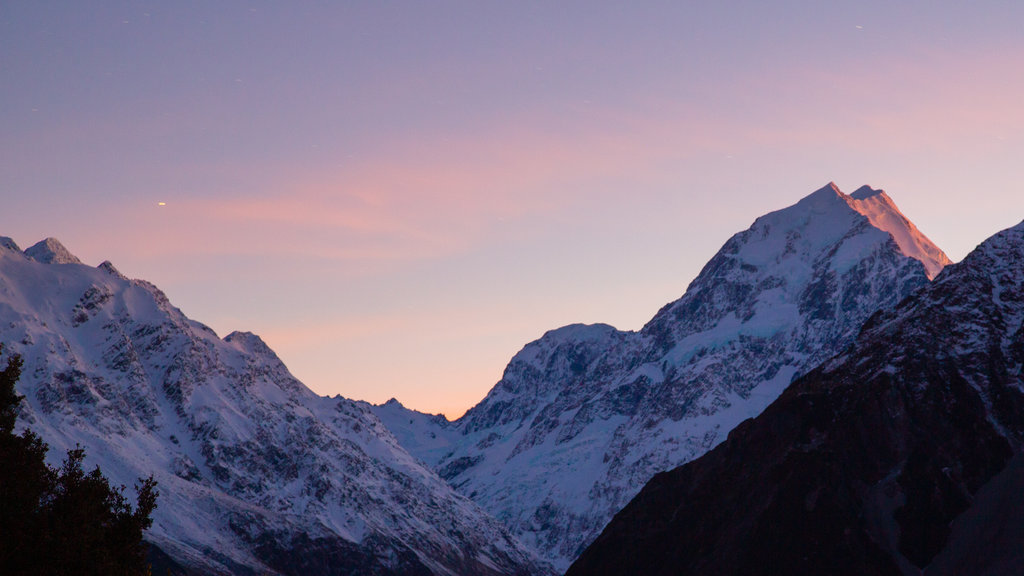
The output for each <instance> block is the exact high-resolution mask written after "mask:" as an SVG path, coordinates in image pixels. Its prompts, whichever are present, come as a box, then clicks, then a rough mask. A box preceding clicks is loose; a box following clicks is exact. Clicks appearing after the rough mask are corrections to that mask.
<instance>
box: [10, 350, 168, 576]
mask: <svg viewBox="0 0 1024 576" xmlns="http://www.w3.org/2000/svg"><path fill="white" fill-rule="evenodd" d="M2 351H3V346H2V345H0V353H2ZM21 366H22V361H21V358H20V357H18V356H12V357H10V358H9V359H8V361H7V366H6V367H5V368H4V369H3V370H0V574H4V575H11V576H14V575H25V576H28V575H43V574H81V575H92V574H96V575H111V576H135V575H139V574H149V572H150V570H149V566H148V565H147V563H146V552H147V546H146V543H145V542H144V541H143V539H142V535H143V532H144V531H145V530H146V529H147V528H149V527H150V525H151V524H152V522H153V521H152V519H151V518H150V515H151V514H152V513H153V510H154V509H155V508H156V498H157V495H158V493H157V490H156V481H155V480H153V477H152V476H150V477H149V478H146V479H140V481H139V483H137V484H136V485H135V491H136V494H137V500H136V505H135V508H134V509H132V507H131V505H130V504H129V502H128V498H127V497H126V496H125V495H124V491H125V487H124V486H120V487H117V488H115V487H111V486H110V483H109V482H108V481H107V479H106V478H105V477H104V476H103V473H102V472H101V471H100V469H99V467H98V466H97V467H96V468H95V469H93V470H92V472H88V473H86V472H85V470H84V469H83V468H82V461H83V459H84V458H85V451H84V450H83V449H82V448H80V447H76V448H75V449H73V450H69V451H68V454H67V458H66V459H65V460H64V463H63V465H62V466H61V467H60V468H58V469H54V468H51V467H50V466H48V465H47V464H46V462H45V460H44V458H45V456H46V451H47V446H46V443H45V442H43V441H42V439H41V438H39V436H38V435H36V434H35V433H33V432H32V431H31V430H25V431H24V432H22V433H21V434H20V435H18V434H15V433H14V425H15V422H16V419H17V415H18V404H19V403H20V402H21V400H22V398H21V397H20V396H18V394H17V392H16V391H15V384H16V383H17V381H18V378H19V377H20V375H21Z"/></svg>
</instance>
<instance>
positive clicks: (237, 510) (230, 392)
mask: <svg viewBox="0 0 1024 576" xmlns="http://www.w3.org/2000/svg"><path fill="white" fill-rule="evenodd" d="M0 341H2V342H3V343H4V344H5V350H6V351H7V353H11V352H15V353H19V354H21V355H22V356H23V357H24V359H25V364H24V369H23V375H22V378H21V381H20V382H19V385H18V391H19V392H20V393H21V394H23V395H24V396H25V402H24V403H23V406H24V408H23V412H24V413H23V414H22V415H21V418H20V423H21V425H23V426H28V427H30V428H31V429H33V430H34V431H35V432H37V433H38V434H40V435H41V436H42V437H43V439H44V440H45V441H46V442H47V443H49V445H50V447H51V457H53V458H55V459H59V458H60V457H62V454H63V451H64V450H65V449H67V448H69V447H74V446H75V445H76V444H81V445H82V446H83V447H84V448H86V450H87V462H86V464H87V465H90V466H91V465H92V464H99V465H100V466H101V468H102V470H103V471H104V473H105V474H106V475H107V476H109V477H110V478H111V479H112V480H113V482H114V483H124V484H127V485H129V486H130V485H132V483H133V482H134V481H135V479H136V478H138V477H140V476H148V475H149V474H153V475H154V476H155V477H156V479H157V480H158V482H159V490H160V494H161V496H160V499H159V502H158V508H157V510H156V513H155V515H154V525H153V528H152V529H151V531H150V532H149V538H150V540H151V541H152V542H153V543H154V544H155V545H157V546H158V547H159V548H160V549H161V550H162V551H163V552H165V553H166V554H167V555H168V556H169V558H170V559H172V560H173V561H174V562H176V563H178V564H180V565H182V566H185V567H187V568H189V569H190V570H191V571H192V572H193V573H198V574H257V573H258V574H265V573H280V574H307V573H310V572H312V573H317V574H446V575H464V574H487V575H491V574H495V575H496V574H538V573H546V570H547V569H546V568H545V567H544V566H542V565H540V564H538V563H537V562H536V561H535V560H534V559H533V557H532V556H531V555H530V554H528V553H526V552H524V551H523V549H522V548H521V547H520V545H519V544H518V543H517V542H516V541H515V540H514V539H513V538H512V537H510V536H509V534H508V532H507V531H506V530H505V529H504V527H502V526H501V525H500V523H498V522H497V521H495V520H494V519H493V518H491V517H490V516H488V515H487V514H486V513H485V512H483V511H482V510H481V509H480V508H479V507H478V506H477V505H476V504H474V503H472V502H471V501H469V500H468V499H466V498H465V497H463V496H460V495H458V494H456V493H454V492H453V491H452V490H451V488H450V487H449V486H448V485H447V484H446V483H445V482H444V481H442V480H441V479H440V478H438V477H437V475H436V474H434V473H433V472H431V471H430V470H428V469H426V468H424V467H423V466H422V465H421V464H420V463H419V462H417V461H416V460H415V459H414V458H412V457H411V456H410V455H409V454H408V453H407V452H406V451H405V450H404V449H402V448H401V447H400V446H399V445H398V443H397V441H396V440H395V439H394V437H393V436H392V435H391V434H390V433H389V432H388V431H387V430H386V429H385V428H384V426H383V425H382V424H381V422H380V420H379V419H377V418H376V417H375V416H374V415H373V414H372V413H371V412H370V411H368V410H367V409H366V408H365V407H364V406H363V405H360V404H357V403H354V402H351V401H349V400H346V399H344V398H340V397H336V398H323V397H319V396H317V395H316V394H314V393H313V392H311V391H310V390H309V389H307V388H306V387H305V386H304V385H303V384H302V383H301V382H299V381H298V380H296V379H295V378H294V377H293V376H292V375H291V374H290V373H289V372H288V370H287V369H286V368H285V366H284V365H283V364H282V363H281V361H280V360H279V359H278V358H277V356H276V355H275V354H274V353H273V351H271V350H270V349H269V348H268V347H267V346H266V345H265V344H264V343H263V341H261V340H260V339H259V338H258V337H257V336H255V335H252V334H249V333H242V332H235V333H232V334H229V335H228V336H227V337H225V338H223V339H221V338H218V337H217V335H216V334H214V333H213V331H212V330H210V329H209V328H207V327H205V326H203V325H202V324H199V323H197V322H194V321H192V320H189V319H188V318H186V317H185V316H184V315H183V314H182V313H181V312H180V311H179V310H178V309H177V308H175V307H173V306H172V305H171V304H170V302H168V300H167V298H166V297H165V296H164V294H163V293H161V292H160V291H159V290H158V289H157V288H155V287H154V286H152V285H150V284H148V283H146V282H142V281H136V280H128V279H126V278H125V277H124V276H123V275H121V274H120V273H119V272H117V270H115V269H114V267H113V266H112V265H110V264H109V263H104V264H102V265H100V266H99V267H98V268H91V267H88V266H85V265H82V264H81V263H79V261H78V259H77V258H75V257H74V256H73V255H71V254H70V252H68V251H67V250H66V249H65V248H64V247H63V246H61V245H60V243H59V242H56V241H55V240H53V239H49V240H47V241H44V242H41V243H39V244H37V245H36V246H34V247H32V248H30V249H29V250H27V251H25V252H22V251H21V250H19V249H18V247H17V246H16V245H15V244H14V242H13V241H11V240H10V239H3V240H2V241H0Z"/></svg>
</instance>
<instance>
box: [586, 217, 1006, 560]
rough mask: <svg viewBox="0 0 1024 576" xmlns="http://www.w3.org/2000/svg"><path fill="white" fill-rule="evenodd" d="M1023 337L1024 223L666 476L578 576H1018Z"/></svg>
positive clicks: (618, 519)
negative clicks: (707, 451)
mask: <svg viewBox="0 0 1024 576" xmlns="http://www.w3.org/2000/svg"><path fill="white" fill-rule="evenodd" d="M1022 323H1024V223H1021V224H1020V225H1018V226H1016V227H1014V228H1011V229H1008V230H1005V231H1003V232H1000V233H999V234H997V235H995V236H993V237H992V238H990V239H989V240H987V241H986V242H984V243H983V244H982V245H981V246H979V247H978V248H977V249H976V250H975V251H973V252H972V253H971V254H970V255H969V256H967V258H965V259H964V261H963V262H961V263H959V264H956V265H953V266H949V267H947V268H946V269H945V270H944V271H943V272H942V273H941V274H940V275H939V276H938V278H937V279H936V280H935V281H934V283H932V284H931V285H930V286H928V287H927V288H926V289H924V290H923V291H922V292H920V293H919V294H917V295H916V296H914V297H912V298H909V299H907V300H906V301H904V302H902V303H901V304H900V305H899V306H898V307H896V308H895V309H892V310H889V311H883V312H879V313H877V314H875V315H874V316H872V318H871V319H870V320H869V321H868V322H867V323H866V324H865V326H864V328H863V330H862V331H861V333H860V335H859V337H858V338H857V340H856V342H855V343H854V344H853V345H852V346H851V347H850V348H848V349H847V350H845V351H844V352H843V353H841V354H840V355H838V356H836V357H835V358H833V359H831V360H829V361H827V362H826V363H824V364H822V365H821V366H820V367H818V368H816V369H815V370H813V371H812V372H810V373H809V374H807V375H806V376H804V377H802V378H800V379H798V380H797V381H795V382H794V383H793V384H792V385H791V386H790V387H789V388H788V389H787V390H786V391H785V392H784V393H783V394H782V395H781V396H780V398H779V399H778V400H777V401H776V402H774V403H773V404H772V405H771V406H769V407H768V408H767V409H766V410H765V411H764V412H763V413H762V414H761V415H760V416H759V417H757V418H755V419H753V420H750V421H747V422H744V423H743V424H741V425H740V426H739V427H737V428H736V429H735V430H734V431H733V432H732V433H731V434H730V435H729V438H728V439H727V440H726V441H725V442H724V443H722V444H721V445H719V446H718V447H717V448H715V449H714V450H712V451H711V452H709V453H708V454H706V455H705V456H703V457H702V458H699V459H697V460H695V461H693V462H690V463H688V464H686V465H684V466H681V467H679V468H676V469H675V470H672V471H670V472H666V473H663V474H659V475H657V476H655V477H654V478H653V479H652V480H651V481H650V482H649V483H648V484H647V485H646V486H645V487H644V488H643V490H642V491H641V492H640V494H639V495H638V496H637V497H636V498H634V499H633V500H632V501H631V502H630V503H629V504H628V505H627V506H626V507H625V508H624V509H623V510H622V511H621V512H620V513H619V514H617V515H616V516H615V518H614V520H613V521H612V522H611V523H610V524H609V525H608V526H607V527H606V528H605V530H604V531H603V532H602V534H601V535H600V537H598V539H597V540H596V541H595V542H594V543H593V545H591V546H590V547H589V548H588V549H587V550H586V551H585V552H584V553H583V554H582V555H581V557H580V558H579V559H578V560H577V561H576V562H575V563H574V564H573V566H572V567H571V568H570V570H569V571H568V573H567V574H568V576H584V575H600V574H609V575H611V574H639V575H643V574H649V575H655V574H656V575H668V574H680V575H681V574H701V575H705V576H706V575H715V574H722V575H725V574H735V575H739V574H743V575H756V574H765V575H768V574H808V575H810V574H850V575H854V574H856V575H872V574H878V575H883V574H884V575H890V574H892V575H899V574H906V575H909V574H922V573H923V574H926V575H935V576H938V575H946V574H971V575H997V574H1019V573H1021V570H1022V566H1024V563H1022V560H1024V552H1022V550H1024V496H1022V495H1024V377H1022V366H1024V325H1022Z"/></svg>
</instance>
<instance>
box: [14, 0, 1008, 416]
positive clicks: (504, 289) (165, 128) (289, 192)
mask: <svg viewBox="0 0 1024 576" xmlns="http://www.w3.org/2000/svg"><path fill="white" fill-rule="evenodd" d="M137 10H141V8H140V7H137V6H119V7H117V8H116V9H114V8H111V7H110V6H106V5H104V4H102V3H101V5H99V6H90V7H88V8H86V7H85V6H70V7H65V9H64V12H65V13H64V14H62V16H61V18H59V19H54V18H53V17H52V16H53V15H52V14H51V12H50V11H49V10H48V9H46V8H45V7H42V6H39V5H32V4H25V5H16V6H11V7H10V10H8V11H6V12H5V17H4V18H3V19H0V38H2V39H3V42H4V43H5V44H4V46H5V50H0V70H3V71H4V72H3V74H4V76H3V77H4V79H5V80H6V81H4V82H0V98H2V101H3V102H4V103H5V106H4V107H3V109H2V110H0V126H3V128H4V130H0V190H3V191H4V192H3V193H4V200H5V210H4V214H5V215H6V216H7V217H6V218H4V219H3V224H4V226H3V228H4V229H3V230H0V235H8V236H12V237H15V238H16V239H17V240H18V241H19V242H24V243H26V245H31V244H32V243H34V242H35V241H37V240H39V239H41V238H45V237H47V236H55V237H58V238H60V239H61V241H62V242H63V243H64V244H65V245H67V246H68V248H69V249H70V250H71V251H72V252H74V253H76V254H77V256H78V257H79V258H81V259H82V260H83V261H85V262H91V263H98V262H101V261H103V260H111V261H113V262H114V263H115V265H117V266H118V268H119V269H120V270H121V271H122V272H124V273H125V274H127V275H128V276H131V277H137V278H143V279H146V280H149V281H151V282H153V283H154V284H156V285H157V286H159V287H160V288H161V289H163V290H164V291H165V292H166V293H167V294H168V296H169V297H170V298H171V300H172V302H173V303H174V304H175V305H177V306H180V307H181V308H182V309H183V311H184V312H185V313H186V314H188V315H189V316H190V317H192V318H194V319H196V320H198V321H201V322H204V323H207V324H209V325H211V326H212V327H213V328H214V329H215V330H217V331H218V333H220V334H222V335H223V334H226V333H228V332H230V331H232V330H236V329H239V330H250V331H253V332H256V333H259V334H261V335H263V336H264V337H265V338H266V340H267V341H268V343H269V344H270V345H271V346H272V347H273V348H274V349H275V350H276V351H277V352H278V354H279V355H280V356H281V358H282V359H283V360H284V362H285V363H286V364H287V365H288V366H289V367H290V368H291V369H292V370H293V371H294V373H295V374H296V375H297V376H298V377H299V378H300V379H302V380H303V381H304V382H305V383H306V384H307V385H309V386H310V387H311V388H313V389H314V390H315V391H317V392H318V393H321V394H328V395H333V394H342V395H345V396H348V397H351V398H354V399H365V400H368V401H371V402H383V401H386V400H387V399H389V398H391V397H396V398H398V399H399V400H400V401H401V402H402V403H403V404H405V405H407V406H410V407H413V408H416V409H420V410H423V411H426V412H432V413H436V412H444V413H446V414H448V415H449V416H452V415H458V414H459V413H461V412H462V411H464V410H465V409H466V408H468V407H469V406H471V405H473V404H474V403H476V402H477V401H479V400H480V399H481V398H483V396H484V395H485V394H486V393H487V391H488V390H489V389H490V388H491V386H492V385H493V384H494V383H495V382H496V381H498V379H500V377H501V374H502V370H503V368H504V366H505V364H506V363H507V362H508V360H509V359H510V358H511V357H512V356H513V355H514V354H515V353H516V352H517V351H518V350H519V349H521V348H522V346H523V345H525V344H526V343H527V342H529V341H531V340H533V339H535V338H538V337H540V336H541V335H542V334H543V333H544V331H546V330H548V329H553V328H556V327H558V326H560V325H563V324H567V323H571V322H586V323H592V322H606V323H609V324H612V325H615V326H617V327H619V328H623V329H637V328H639V327H640V326H642V325H643V323H644V322H645V321H646V320H648V319H649V318H650V317H651V316H652V315H653V314H654V313H655V312H656V311H657V310H658V309H659V308H660V307H661V306H662V305H664V304H665V303H667V302H669V301H672V300H674V299H675V298H678V297H679V296H680V295H681V294H682V293H683V291H684V290H685V288H686V286H687V284H688V283H689V282H690V280H692V279H693V277H694V276H695V275H696V274H697V273H698V271H699V270H700V268H701V266H702V265H703V264H704V263H705V262H706V261H707V260H708V259H709V258H710V257H711V256H712V255H713V254H714V253H715V251H716V250H717V249H718V248H719V247H720V246H721V245H722V244H723V243H724V242H725V241H726V240H727V239H728V238H729V237H730V236H731V235H732V234H733V233H735V232H738V231H740V230H743V229H745V228H747V227H748V226H749V225H750V223H751V222H752V221H753V220H754V219H755V218H756V217H758V216H760V215H761V214H764V213H766V212H769V211H772V210H776V209H779V208H782V207H785V206H787V205H789V204H791V203H793V202H795V201H796V200H798V199H799V198H800V197H802V196H804V195H806V194H807V193H809V192H811V191H813V190H815V189H817V188H818V187H820V186H821V185H823V184H824V183H826V182H828V181H830V180H832V181H836V182H837V183H839V185H840V187H842V188H843V189H844V190H847V191H849V190H853V189H855V188H856V187H858V186H860V185H862V184H871V185H872V186H875V187H881V188H885V189H886V190H887V191H888V192H889V194H890V196H891V197H892V198H893V200H894V201H895V203H896V204H897V205H898V206H899V207H900V209H901V210H902V211H903V213H904V214H906V215H907V216H908V218H910V219H911V220H913V221H914V222H915V224H916V225H917V226H918V227H919V228H920V229H921V230H922V231H923V232H924V233H925V234H926V235H928V236H929V237H930V238H931V239H932V240H933V241H934V242H935V243H936V244H938V245H939V246H940V247H941V248H943V249H944V250H945V251H946V252H947V253H948V254H949V256H950V257H951V258H953V259H954V260H958V259H960V258H962V257H963V256H964V255H965V254H966V253H967V252H968V251H969V250H970V249H972V248H973V247H974V246H975V245H976V244H977V243H979V242H981V241H982V240H983V239H984V238H985V237H987V236H988V235H990V234H992V233H994V232H995V231H997V230H999V229H1002V228H1005V227H1008V226H1011V225H1013V224H1016V223H1017V222H1019V221H1020V220H1021V219H1022V218H1024V194H1022V193H1021V192H1020V190H1019V188H1020V183H1021V182H1024V163H1022V162H1021V161H1020V159H1021V158H1024V107H1021V106H1020V105H1019V103H1020V102H1021V101H1024V75H1021V74H1019V72H1018V71H1019V70H1022V69H1024V38H1022V37H1021V35H1020V33H1019V22H1020V21H1021V19H1022V18H1024V5H1021V6H1020V7H1018V6H1017V5H1007V6H998V7H997V6H994V5H991V6H990V5H976V4H972V5H969V6H963V5H960V4H959V3H945V2H938V3H932V4H929V8H928V10H919V9H917V8H916V7H912V6H892V5H889V4H884V3H876V2H873V1H868V2H862V3H858V4H857V5H849V6H832V5H828V6H826V5H821V6H814V7H811V8H809V7H807V6H802V7H799V8H797V7H788V6H778V5H774V4H772V5H767V4H766V5H752V6H750V7H748V8H747V9H745V10H743V11H739V12H737V11H736V10H735V9H734V8H731V7H728V6H725V5H717V4H707V5H703V4H692V3H675V4H672V3H668V4H665V5H642V6H632V7H629V9H625V8H624V7H623V6H621V5H615V4H611V3H601V2H597V3H590V4H588V5H587V6H586V8H580V7H574V6H570V5H559V6H558V7H556V6H554V5H551V6H548V5H542V6H531V7H522V6H519V5H515V6H513V5H501V4H493V5H482V6H475V7H473V8H471V9H468V10H463V9H458V10H456V9H453V8H451V7H447V6H434V5H431V6H429V7H427V6H420V5H414V4H409V5H403V9H402V10H394V9H393V7H391V8H387V7H384V6H380V5H377V4H370V5H365V6H359V7H350V8H349V9H345V10H343V9H342V8H340V7H337V6H323V7H316V8H310V9H309V10H308V11H295V10H290V9H287V8H284V7H277V8H275V7H266V8H264V9H261V10H260V11H259V12H258V13H251V12H249V11H247V10H236V9H235V8H234V7H232V6H229V5H210V6H203V7H198V8H197V7H190V8H185V7H181V6H177V5H168V6H166V7H164V8H163V9H162V10H161V11H160V13H157V12H156V11H153V12H152V13H151V14H150V15H149V16H146V17H143V15H142V14H134V15H127V17H126V14H122V12H133V11H137ZM86 11H88V14H86ZM123 20H127V21H130V22H131V23H132V24H131V25H122V24H121V22H122V21H123ZM83 22H93V23H100V26H101V28H102V29H103V30H105V32H104V33H103V34H100V33H99V32H97V28H95V27H90V26H87V25H85V24H83ZM105 22H112V23H116V24H117V26H112V27H108V28H103V26H104V24H103V23H105ZM200 22H202V23H203V24H202V25H200V24H199V23H200ZM297 31H301V33H300V32H297ZM186 33H187V34H186ZM269 39H274V41H270V40H269ZM183 42H184V45H183V44H182V43H183ZM183 46H185V47H188V48H189V49H187V50H186V49H182V48H183ZM281 46H288V47H289V48H288V49H287V50H282V49H281ZM72 56H73V57H72ZM236 80H241V81H240V82H238V81H236ZM157 198H159V199H160V200H155V199H157ZM154 203H156V206H157V207H158V208H159V209H158V210H153V209H152V208H153V207H154V206H153V205H154ZM0 218H2V217H0Z"/></svg>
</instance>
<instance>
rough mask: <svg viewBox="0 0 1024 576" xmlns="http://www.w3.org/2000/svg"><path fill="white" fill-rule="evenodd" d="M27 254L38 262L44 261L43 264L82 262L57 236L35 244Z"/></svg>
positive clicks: (26, 251)
mask: <svg viewBox="0 0 1024 576" xmlns="http://www.w3.org/2000/svg"><path fill="white" fill-rule="evenodd" d="M25 255H26V256H28V257H29V258H31V259H33V260H35V261H36V262H42V263H43V264H81V263H82V261H81V260H79V259H78V258H77V257H76V256H75V255H74V254H72V253H71V252H70V251H69V250H68V249H67V248H65V247H64V245H63V244H61V243H60V240H57V239H56V238H52V237H51V238H47V239H45V240H42V241H40V242H37V243H36V244H34V245H33V246H32V247H31V248H28V249H27V250H25Z"/></svg>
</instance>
